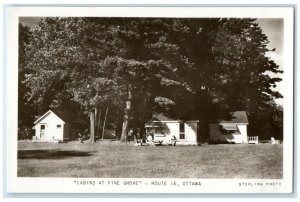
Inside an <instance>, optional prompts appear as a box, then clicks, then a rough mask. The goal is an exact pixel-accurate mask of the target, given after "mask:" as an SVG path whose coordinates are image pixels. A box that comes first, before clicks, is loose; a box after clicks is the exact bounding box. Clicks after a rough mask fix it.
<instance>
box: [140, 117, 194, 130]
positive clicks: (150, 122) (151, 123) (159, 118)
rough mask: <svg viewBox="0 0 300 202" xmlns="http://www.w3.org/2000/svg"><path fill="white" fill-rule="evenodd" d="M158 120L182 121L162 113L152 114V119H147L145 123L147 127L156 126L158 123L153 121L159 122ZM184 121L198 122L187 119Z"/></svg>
mask: <svg viewBox="0 0 300 202" xmlns="http://www.w3.org/2000/svg"><path fill="white" fill-rule="evenodd" d="M160 122H184V121H183V120H181V119H176V118H170V117H167V116H165V115H163V114H153V116H152V119H151V120H150V121H148V122H147V123H146V124H145V125H146V126H148V127H158V125H157V124H155V123H160ZM185 122H198V120H187V121H185Z"/></svg>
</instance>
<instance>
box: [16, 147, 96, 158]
mask: <svg viewBox="0 0 300 202" xmlns="http://www.w3.org/2000/svg"><path fill="white" fill-rule="evenodd" d="M93 153H94V152H83V151H62V150H56V149H55V150H53V149H52V150H20V151H18V159H65V158H71V157H85V156H91V155H93Z"/></svg>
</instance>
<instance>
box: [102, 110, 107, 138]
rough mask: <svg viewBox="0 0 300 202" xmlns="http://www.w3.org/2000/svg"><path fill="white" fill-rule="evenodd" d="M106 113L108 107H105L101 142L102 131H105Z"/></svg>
mask: <svg viewBox="0 0 300 202" xmlns="http://www.w3.org/2000/svg"><path fill="white" fill-rule="evenodd" d="M107 111H108V107H106V112H105V117H104V122H103V130H102V140H103V136H104V131H105V123H106V116H107Z"/></svg>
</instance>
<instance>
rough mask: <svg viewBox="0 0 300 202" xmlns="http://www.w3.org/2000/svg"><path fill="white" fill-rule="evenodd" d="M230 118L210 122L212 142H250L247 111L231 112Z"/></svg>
mask: <svg viewBox="0 0 300 202" xmlns="http://www.w3.org/2000/svg"><path fill="white" fill-rule="evenodd" d="M231 116H232V117H231V119H230V120H223V121H220V122H219V123H217V124H209V128H210V142H212V143H248V135H247V126H248V124H249V122H248V118H247V115H246V112H245V111H236V112H233V113H231Z"/></svg>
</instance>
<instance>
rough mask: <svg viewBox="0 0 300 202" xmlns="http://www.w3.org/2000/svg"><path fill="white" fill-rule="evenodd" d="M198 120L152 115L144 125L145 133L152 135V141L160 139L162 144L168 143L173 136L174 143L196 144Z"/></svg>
mask: <svg viewBox="0 0 300 202" xmlns="http://www.w3.org/2000/svg"><path fill="white" fill-rule="evenodd" d="M198 122H199V121H197V120H190V121H182V120H174V119H171V118H168V117H166V116H164V115H161V114H158V115H154V116H153V118H152V119H151V120H150V121H149V122H148V123H146V124H145V127H146V133H147V134H151V135H153V140H154V142H156V141H162V144H168V142H170V140H171V139H172V137H173V136H174V137H175V139H176V145H197V131H198ZM174 137H173V138H174Z"/></svg>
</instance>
